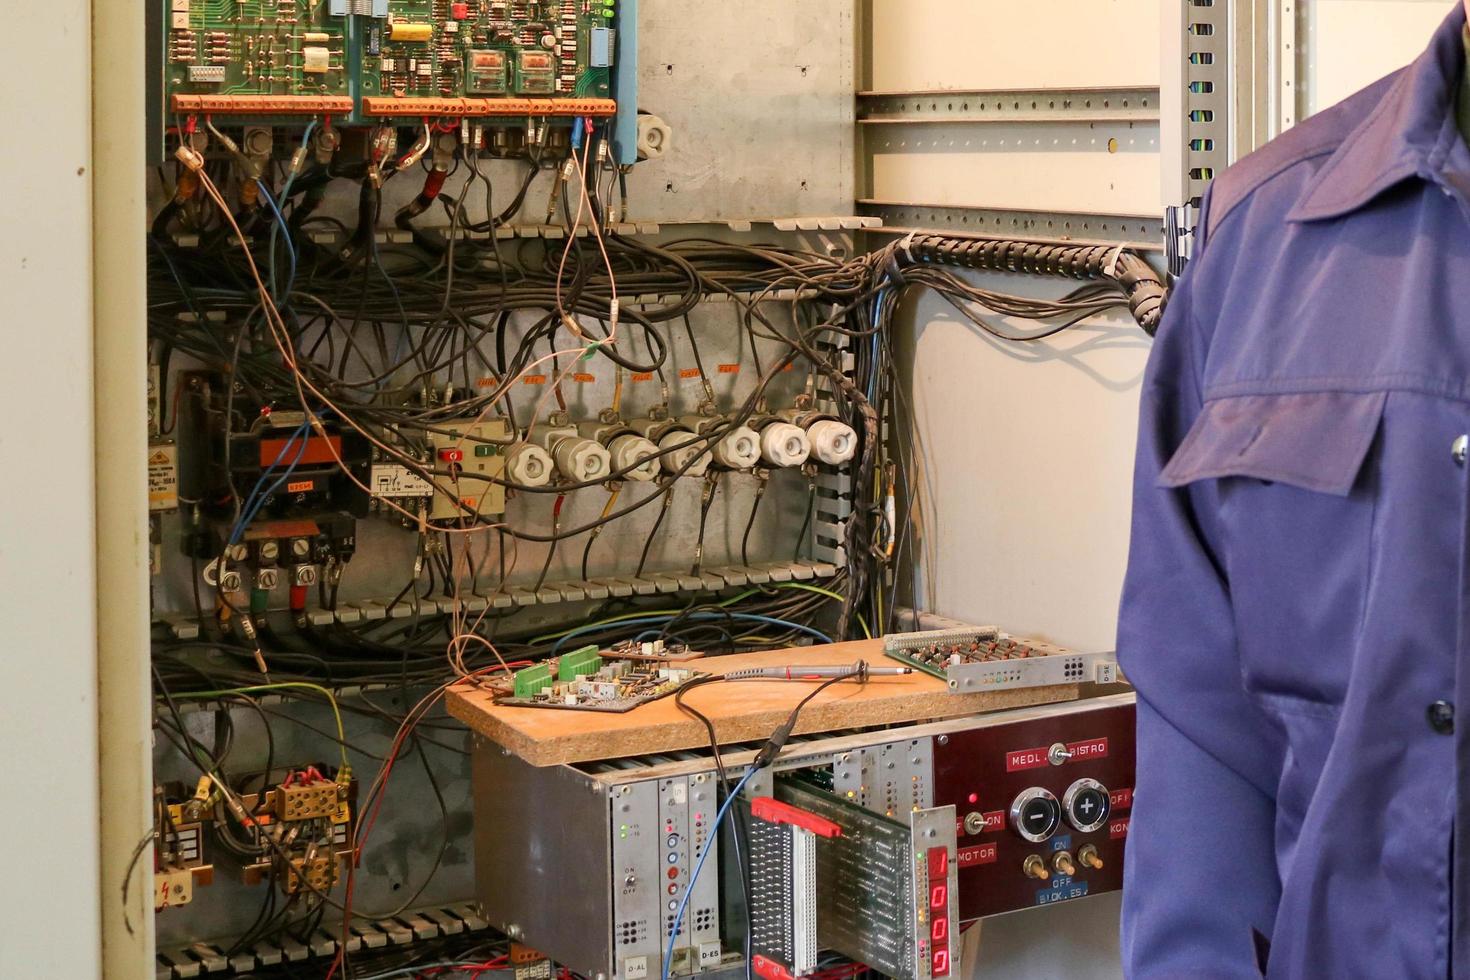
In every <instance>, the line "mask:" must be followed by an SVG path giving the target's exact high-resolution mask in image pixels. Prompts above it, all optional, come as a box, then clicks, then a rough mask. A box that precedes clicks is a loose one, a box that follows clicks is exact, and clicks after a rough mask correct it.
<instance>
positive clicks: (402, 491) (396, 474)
mask: <svg viewBox="0 0 1470 980" xmlns="http://www.w3.org/2000/svg"><path fill="white" fill-rule="evenodd" d="M368 486H370V487H372V489H373V496H374V497H432V496H433V495H434V488H433V486H431V485H430V484H429V481H428V480H425V479H424V478H423V477H421V476H419V475H418V474H417V473H415V472H414V471H413V470H411V469H409V468H408V467H407V466H402V465H400V464H398V463H374V464H373V469H372V473H371V474H370V478H369V480H368Z"/></svg>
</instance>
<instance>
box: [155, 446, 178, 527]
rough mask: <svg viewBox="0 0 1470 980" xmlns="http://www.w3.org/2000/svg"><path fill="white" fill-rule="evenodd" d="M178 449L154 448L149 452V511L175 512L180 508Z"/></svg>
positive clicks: (170, 447) (169, 447)
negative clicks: (175, 509)
mask: <svg viewBox="0 0 1470 980" xmlns="http://www.w3.org/2000/svg"><path fill="white" fill-rule="evenodd" d="M178 451H179V450H178V447H177V446H175V445H173V444H172V443H169V444H167V445H161V446H152V447H150V448H149V450H148V509H149V510H150V511H154V512H157V511H163V510H173V509H174V508H176V507H178V506H179V465H178Z"/></svg>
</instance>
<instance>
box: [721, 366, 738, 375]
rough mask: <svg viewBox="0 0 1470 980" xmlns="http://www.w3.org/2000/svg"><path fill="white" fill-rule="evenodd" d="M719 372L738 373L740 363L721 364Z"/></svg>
mask: <svg viewBox="0 0 1470 980" xmlns="http://www.w3.org/2000/svg"><path fill="white" fill-rule="evenodd" d="M720 373H721V374H739V373H740V365H739V364H721V365H720Z"/></svg>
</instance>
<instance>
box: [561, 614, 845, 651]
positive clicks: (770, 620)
mask: <svg viewBox="0 0 1470 980" xmlns="http://www.w3.org/2000/svg"><path fill="white" fill-rule="evenodd" d="M673 618H674V616H673V615H668V616H641V617H639V618H637V619H624V620H620V621H618V622H616V623H591V624H589V625H587V626H579V627H577V628H576V629H574V630H572V631H571V632H570V633H568V634H566V635H565V636H563V637H562V638H561V639H559V640H557V641H556V645H555V646H553V647H552V648H551V652H552V653H555V652H556V651H558V650H560V649H561V648H562V645H563V644H564V643H566V642H567V641H568V640H570V639H571V638H572V637H574V636H579V635H580V634H582V633H592V632H596V631H597V630H602V629H606V628H607V627H609V626H653V625H655V624H658V623H667V622H668V621H669V620H671V619H673ZM681 618H682V619H684V620H685V621H690V622H707V621H709V620H726V619H743V620H748V621H751V622H757V623H766V624H769V625H772V626H784V627H786V628H787V629H793V630H797V631H799V632H802V633H806V634H808V635H809V636H812V637H815V638H816V639H818V640H821V641H822V642H823V643H831V642H833V640H832V638H831V637H830V636H828V635H827V634H826V633H823V632H822V631H820V630H817V629H813V628H812V627H810V626H805V625H803V624H801V623H793V622H790V621H789V620H785V619H776V618H775V617H774V616H758V615H756V614H755V613H741V612H728V613H724V612H721V613H716V612H709V613H695V614H694V615H692V616H683V617H681Z"/></svg>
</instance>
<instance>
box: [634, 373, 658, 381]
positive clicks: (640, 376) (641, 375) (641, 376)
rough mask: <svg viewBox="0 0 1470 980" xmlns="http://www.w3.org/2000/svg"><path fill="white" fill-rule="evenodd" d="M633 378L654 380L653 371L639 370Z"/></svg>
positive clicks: (635, 379) (636, 379)
mask: <svg viewBox="0 0 1470 980" xmlns="http://www.w3.org/2000/svg"><path fill="white" fill-rule="evenodd" d="M633 380H634V381H652V380H653V372H652V371H638V372H635V373H634V375H633Z"/></svg>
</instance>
